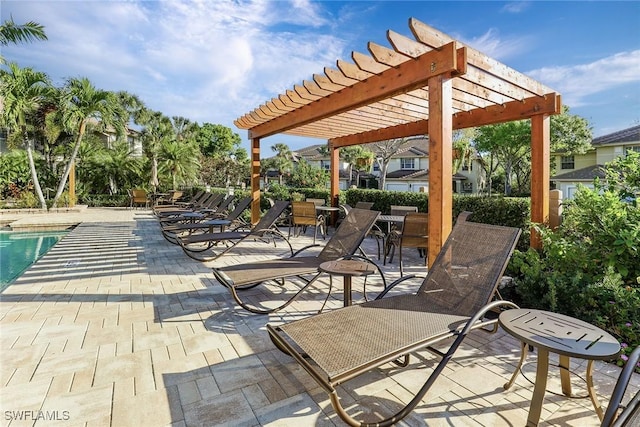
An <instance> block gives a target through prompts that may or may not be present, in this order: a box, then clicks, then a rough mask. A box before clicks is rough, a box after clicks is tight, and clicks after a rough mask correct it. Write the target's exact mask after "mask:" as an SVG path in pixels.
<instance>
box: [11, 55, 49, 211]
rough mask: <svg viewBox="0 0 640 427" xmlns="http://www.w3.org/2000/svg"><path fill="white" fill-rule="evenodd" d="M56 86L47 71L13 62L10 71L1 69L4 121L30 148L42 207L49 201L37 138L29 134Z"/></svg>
mask: <svg viewBox="0 0 640 427" xmlns="http://www.w3.org/2000/svg"><path fill="white" fill-rule="evenodd" d="M51 93H52V89H51V83H50V81H49V78H48V77H47V75H46V74H45V73H42V72H38V71H34V70H33V69H31V68H20V67H18V65H17V64H15V63H11V64H9V71H6V70H0V95H1V96H2V99H3V104H4V105H3V108H2V116H1V117H2V124H3V125H4V126H5V127H6V128H8V129H9V131H13V132H15V133H16V134H20V135H21V139H22V142H23V144H24V145H25V147H26V150H27V156H28V159H29V168H30V169H31V179H32V180H33V186H34V188H35V191H36V195H37V196H38V200H39V201H40V206H41V208H42V209H47V203H46V201H45V200H44V195H43V194H42V188H41V187H40V181H39V180H38V173H37V171H36V166H35V162H34V160H33V139H32V138H30V137H29V132H28V127H29V126H30V125H31V124H30V123H28V120H27V118H28V117H29V116H31V115H33V114H35V112H36V111H37V110H38V108H39V106H40V105H41V104H42V102H44V100H45V99H47V98H48V97H50V96H51Z"/></svg>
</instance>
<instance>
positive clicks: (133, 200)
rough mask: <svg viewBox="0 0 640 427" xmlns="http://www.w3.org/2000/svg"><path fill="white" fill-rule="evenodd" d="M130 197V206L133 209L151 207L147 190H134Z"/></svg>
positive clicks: (131, 191)
mask: <svg viewBox="0 0 640 427" xmlns="http://www.w3.org/2000/svg"><path fill="white" fill-rule="evenodd" d="M129 197H130V201H129V205H130V207H131V208H134V207H136V206H144V207H145V208H148V207H149V196H148V194H147V192H146V191H145V190H141V189H139V188H134V189H132V190H130V192H129Z"/></svg>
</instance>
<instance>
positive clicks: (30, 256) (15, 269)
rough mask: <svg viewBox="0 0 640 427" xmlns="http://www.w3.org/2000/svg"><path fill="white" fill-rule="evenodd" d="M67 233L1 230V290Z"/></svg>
mask: <svg viewBox="0 0 640 427" xmlns="http://www.w3.org/2000/svg"><path fill="white" fill-rule="evenodd" d="M65 234H67V232H66V231H49V232H16V231H0V292H1V291H3V290H4V289H5V288H6V287H7V286H9V284H11V283H12V282H13V281H14V280H15V279H17V278H18V277H20V275H21V274H22V273H23V272H24V271H25V270H26V269H27V268H28V267H29V266H30V265H31V264H33V263H35V262H36V261H37V260H38V259H40V257H41V256H42V255H44V254H45V253H47V251H48V250H49V249H51V247H52V246H53V245H55V244H56V243H57V242H58V240H60V239H61V238H62V237H63V236H64V235H65Z"/></svg>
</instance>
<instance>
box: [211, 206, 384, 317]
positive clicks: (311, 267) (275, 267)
mask: <svg viewBox="0 0 640 427" xmlns="http://www.w3.org/2000/svg"><path fill="white" fill-rule="evenodd" d="M378 215H379V212H377V211H369V210H362V209H352V210H351V212H350V213H349V215H347V217H346V218H345V219H344V220H343V221H342V223H341V224H340V226H339V227H338V229H337V230H336V232H335V233H334V234H333V236H331V238H330V239H329V241H328V242H327V244H326V245H325V246H324V248H322V250H321V251H320V253H319V254H318V255H313V256H299V255H300V254H301V253H302V252H303V251H305V250H306V249H308V248H311V247H314V246H318V245H310V246H306V247H304V248H302V249H300V250H299V251H297V252H296V253H295V254H293V255H292V256H291V257H290V258H284V259H274V260H266V261H258V262H252V263H245V264H237V265H230V266H225V267H220V268H214V269H213V274H214V276H215V277H216V279H218V281H219V282H220V283H221V284H222V285H223V286H225V287H227V288H228V289H229V290H230V291H231V294H232V296H233V298H234V299H235V300H236V302H237V303H238V305H240V306H241V307H242V308H244V309H245V310H248V311H251V312H252V313H257V314H268V313H272V312H274V311H277V310H280V309H282V308H284V307H286V306H287V305H289V304H290V303H292V302H293V301H294V300H295V299H296V298H297V297H298V295H300V294H301V293H302V292H303V291H304V290H305V289H306V288H308V287H309V286H310V285H311V284H312V283H313V282H315V281H316V280H317V279H318V277H319V276H320V275H321V273H320V272H319V271H318V268H319V266H320V264H322V263H323V262H325V261H333V260H338V259H342V258H351V257H353V258H362V259H365V258H363V257H356V256H354V254H355V252H356V251H357V250H358V248H359V247H360V244H361V243H362V241H363V240H364V237H365V236H366V235H367V233H368V232H369V230H370V229H371V227H372V226H373V224H374V223H375V222H376V219H377V218H378ZM374 265H375V264H374ZM376 268H377V269H378V272H379V273H380V275H381V276H382V272H380V270H379V268H378V267H377V266H376ZM308 275H313V277H312V278H311V279H308V278H306V277H305V276H308ZM288 278H297V279H299V280H300V281H302V282H303V285H302V287H301V288H299V289H298V290H297V291H296V292H295V293H294V294H293V295H292V296H290V298H288V299H287V300H286V301H285V302H284V303H283V304H281V305H279V306H277V307H275V308H273V307H270V308H267V307H264V306H262V307H258V306H255V305H251V304H249V303H248V302H247V301H245V300H244V299H243V298H241V297H240V293H242V291H244V290H247V289H251V288H253V287H255V286H257V285H259V284H262V283H266V282H276V283H278V284H279V285H280V286H282V287H284V284H285V281H286V279H288ZM383 279H384V277H383ZM329 292H330V290H329Z"/></svg>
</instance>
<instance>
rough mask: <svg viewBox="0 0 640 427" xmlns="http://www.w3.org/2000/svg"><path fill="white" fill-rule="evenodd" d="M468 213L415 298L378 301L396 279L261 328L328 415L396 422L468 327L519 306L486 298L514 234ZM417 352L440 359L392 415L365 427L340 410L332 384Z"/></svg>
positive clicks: (515, 231) (405, 362)
mask: <svg viewBox="0 0 640 427" xmlns="http://www.w3.org/2000/svg"><path fill="white" fill-rule="evenodd" d="M466 216H468V213H464V214H461V216H460V217H458V220H457V223H456V225H455V227H454V228H453V230H452V231H451V234H450V235H449V238H448V239H447V241H446V242H445V244H444V246H443V247H442V250H441V251H440V253H439V255H438V257H437V258H436V260H435V262H434V264H433V265H432V266H431V268H430V269H429V271H428V274H427V277H426V278H425V279H424V282H423V283H422V285H421V286H420V288H419V290H418V292H417V293H415V294H408V293H405V294H398V295H394V296H389V297H386V298H384V296H385V295H387V293H388V292H389V291H390V290H391V289H392V288H393V287H394V286H396V285H397V284H398V283H401V282H403V281H404V280H406V279H407V278H406V277H405V278H400V279H398V280H397V281H396V282H394V283H392V284H391V285H389V286H388V287H385V290H384V291H383V292H382V293H381V295H379V296H378V298H377V299H376V300H374V301H369V302H365V303H362V304H360V305H353V306H349V307H345V308H340V309H337V310H334V311H331V312H327V313H323V314H318V315H314V316H310V317H307V318H304V319H301V320H297V321H294V322H290V323H285V324H283V325H272V324H268V325H267V330H268V332H269V335H270V337H271V339H272V341H273V342H274V344H275V345H276V346H277V347H278V348H279V349H280V350H282V351H283V352H285V353H286V354H289V355H291V356H292V357H293V358H294V359H295V360H296V361H297V362H298V363H299V364H300V365H301V366H302V367H303V368H304V369H305V370H306V371H307V372H308V373H309V374H310V375H311V377H312V378H313V379H314V380H315V381H316V382H317V383H318V384H319V385H320V386H321V387H322V389H324V390H325V391H326V392H327V393H328V394H329V397H330V400H331V404H332V406H333V408H334V410H335V411H336V412H337V413H338V415H339V416H340V418H342V419H343V420H344V421H345V422H347V424H349V425H352V426H356V425H376V426H386V425H391V424H393V423H396V422H399V421H400V420H401V419H403V418H404V417H405V416H407V415H408V414H409V413H410V412H411V411H412V410H413V409H414V408H415V407H416V405H418V404H419V403H420V401H421V399H422V398H423V397H424V396H425V394H426V393H427V391H428V390H429V388H430V387H431V386H432V385H433V383H434V382H435V380H436V378H437V377H438V375H439V374H440V373H441V372H442V370H443V369H444V368H445V366H446V364H447V362H448V361H449V360H450V359H451V358H452V356H453V354H454V352H455V351H456V350H457V348H458V347H459V346H460V344H461V343H462V341H463V339H464V338H465V336H466V335H467V334H468V333H469V332H470V331H471V330H474V329H478V328H486V327H488V326H490V325H493V326H495V325H496V321H497V320H496V319H495V318H494V319H493V320H487V318H485V314H486V313H488V312H489V311H492V310H494V309H497V308H499V307H500V306H508V307H512V308H515V307H517V306H516V305H515V304H513V303H510V302H507V301H494V302H492V303H490V301H491V299H492V297H493V296H494V293H495V290H496V287H497V285H498V283H499V281H500V278H501V277H502V274H503V272H504V269H505V268H506V266H507V263H508V261H509V258H510V256H511V253H512V252H513V248H514V247H515V244H516V242H517V240H518V236H519V235H520V230H519V229H516V228H509V227H500V226H494V225H486V224H478V223H472V222H468V221H466ZM494 317H495V316H494ZM450 337H455V340H453V341H452V342H451V344H450V346H449V348H448V349H447V350H446V351H445V352H441V351H439V350H437V349H435V348H432V345H434V344H436V343H440V342H441V341H443V340H445V339H448V338H450ZM421 349H429V350H430V351H432V352H434V353H435V354H437V355H439V356H440V357H441V358H442V359H441V361H440V362H439V364H438V365H437V366H436V367H435V368H434V370H433V372H432V373H431V375H430V376H429V377H428V378H427V379H426V381H425V383H424V385H423V386H422V387H421V388H420V390H419V391H418V392H417V393H416V395H415V397H414V398H413V399H412V400H410V402H409V403H408V404H407V405H406V406H405V407H404V408H402V409H401V410H399V411H398V412H397V413H396V414H394V415H391V416H389V417H388V418H385V419H384V420H375V421H372V423H371V424H368V423H364V422H362V423H361V422H360V421H357V420H355V419H354V418H353V417H352V416H351V415H350V414H349V413H348V412H347V411H346V410H345V409H344V408H343V407H342V405H341V402H340V398H339V397H338V394H337V390H336V386H338V385H339V384H342V383H344V382H346V381H348V380H351V379H354V378H358V377H360V376H361V375H362V374H365V373H366V372H368V371H370V370H372V369H374V368H376V367H378V366H380V365H383V364H385V363H388V362H395V363H396V364H398V365H400V366H407V365H408V364H409V355H410V353H412V352H414V351H416V350H421ZM419 372H420V371H418V372H417V373H416V375H418V374H419ZM360 381H362V379H360ZM377 409H379V408H377ZM373 412H374V413H376V414H378V413H379V411H378V410H376V411H373Z"/></svg>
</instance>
